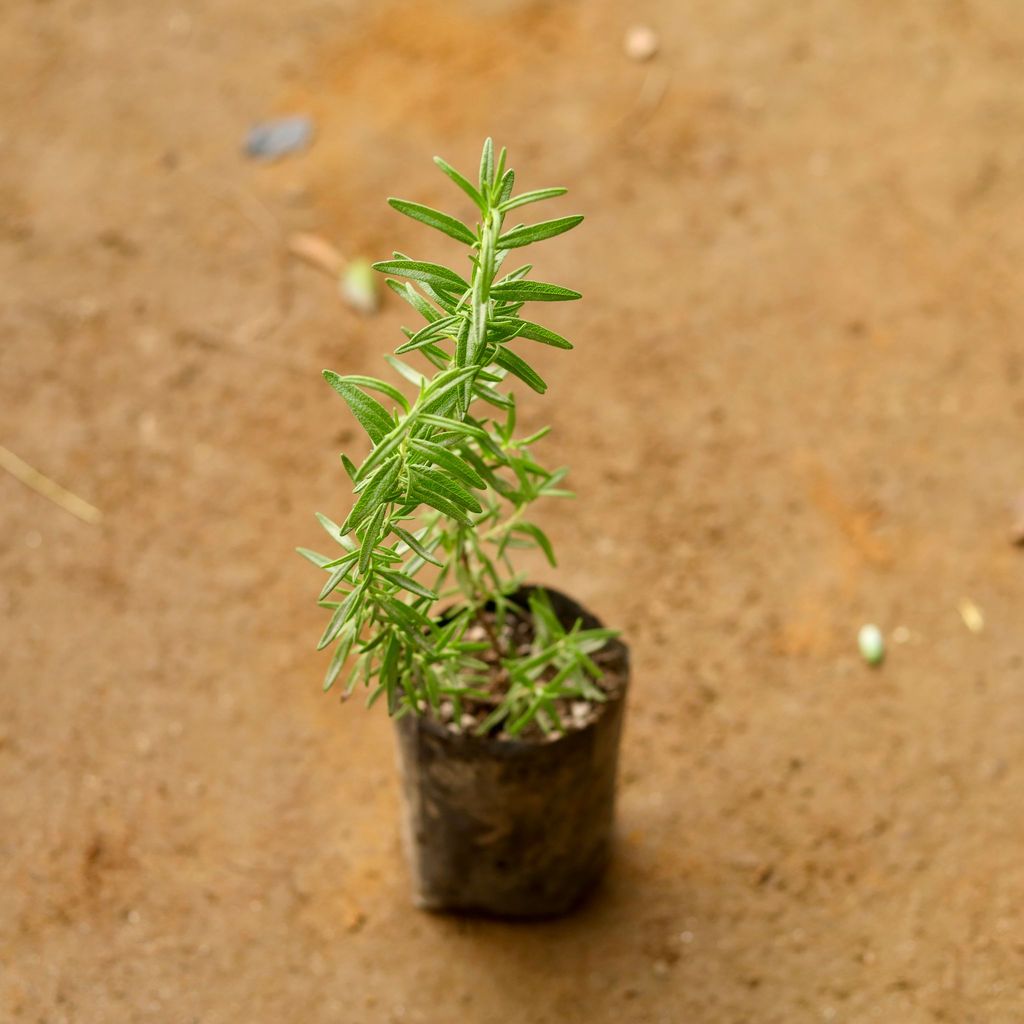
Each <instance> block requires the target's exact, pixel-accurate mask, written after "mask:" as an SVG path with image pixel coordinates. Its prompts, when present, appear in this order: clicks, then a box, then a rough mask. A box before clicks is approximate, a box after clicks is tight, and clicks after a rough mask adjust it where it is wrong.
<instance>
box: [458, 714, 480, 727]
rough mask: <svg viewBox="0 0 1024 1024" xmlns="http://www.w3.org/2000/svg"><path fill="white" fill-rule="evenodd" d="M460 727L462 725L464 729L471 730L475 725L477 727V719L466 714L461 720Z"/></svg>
mask: <svg viewBox="0 0 1024 1024" xmlns="http://www.w3.org/2000/svg"><path fill="white" fill-rule="evenodd" d="M459 725H461V726H462V728H463V729H471V728H472V727H473V726H474V725H476V719H475V718H474V717H473V716H472V715H470V714H468V713H467V714H464V715H463V716H462V717H461V718H460V719H459Z"/></svg>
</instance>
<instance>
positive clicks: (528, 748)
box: [396, 587, 629, 917]
mask: <svg viewBox="0 0 1024 1024" xmlns="http://www.w3.org/2000/svg"><path fill="white" fill-rule="evenodd" d="M530 589H532V588H529V587H526V588H523V590H521V591H520V592H519V594H518V595H517V596H516V598H515V600H516V601H517V602H518V603H520V604H523V605H524V606H525V603H526V597H527V595H528V594H529V591H530ZM545 589H546V590H547V592H548V594H549V595H550V597H551V603H552V607H553V608H554V611H555V614H556V615H558V617H559V619H561V621H563V622H564V623H565V624H566V625H567V626H569V625H571V624H572V623H573V622H575V621H576V619H578V618H581V619H582V620H583V624H584V626H585V627H586V628H594V627H597V626H600V625H601V623H600V622H599V621H598V619H597V618H596V617H595V616H593V615H592V614H590V613H589V612H588V611H586V609H584V608H582V607H580V605H578V604H577V603H576V602H575V601H573V600H572V599H571V598H568V597H566V596H565V595H564V594H560V593H559V592H558V591H555V590H552V589H551V588H545ZM611 646H612V658H611V659H610V660H609V661H608V662H606V663H605V664H606V671H608V672H609V673H612V674H613V675H614V676H615V677H617V678H618V679H619V680H620V686H619V688H618V691H617V692H616V694H615V695H614V696H613V697H612V698H611V699H610V700H609V701H608V702H607V703H605V704H603V705H602V706H601V711H600V714H599V715H598V717H597V718H596V720H595V721H593V722H591V723H590V724H589V725H587V726H586V727H585V728H583V729H578V730H570V731H568V732H566V733H565V734H564V735H563V736H561V737H559V738H558V739H556V740H553V741H551V742H539V743H536V742H525V741H521V740H498V739H492V738H480V737H475V736H472V735H456V734H455V733H452V732H451V731H450V730H448V729H446V728H445V727H444V726H443V725H441V724H439V723H438V722H436V721H433V720H431V719H428V718H417V717H414V716H412V715H409V716H406V717H405V718H402V719H400V720H399V721H398V722H397V723H396V726H397V733H398V746H399V764H400V768H401V773H402V788H403V794H404V798H405V807H404V819H405V820H404V822H403V825H404V828H403V833H404V840H405V846H406V852H407V855H408V859H409V863H410V867H411V869H412V876H413V888H414V899H415V902H416V904H417V905H418V906H420V907H424V908H427V909H431V910H453V911H472V912H477V913H484V914H493V915H497V916H502V917H551V916H555V915H558V914H563V913H565V912H566V911H568V910H571V909H572V908H573V907H574V906H575V905H576V904H577V903H579V902H580V901H581V900H582V899H583V898H584V896H586V895H587V893H588V892H589V891H590V890H591V889H592V888H593V887H594V885H595V884H596V883H597V881H598V880H599V879H600V877H601V875H602V873H603V871H604V869H605V866H606V864H607V862H608V858H609V854H610V849H611V840H612V830H613V824H614V812H615V776H616V766H617V762H618V750H619V736H620V733H621V729H622V719H623V712H624V708H625V698H626V690H627V688H628V681H629V651H628V649H627V648H626V646H625V645H624V644H623V643H621V642H619V641H617V640H615V641H612V642H611Z"/></svg>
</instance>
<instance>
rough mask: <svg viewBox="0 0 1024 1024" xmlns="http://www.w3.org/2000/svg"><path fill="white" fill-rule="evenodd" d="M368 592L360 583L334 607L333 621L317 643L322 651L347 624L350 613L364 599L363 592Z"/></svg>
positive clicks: (318, 648)
mask: <svg viewBox="0 0 1024 1024" xmlns="http://www.w3.org/2000/svg"><path fill="white" fill-rule="evenodd" d="M365 592H366V588H365V587H364V586H363V585H362V584H360V585H359V586H358V587H356V588H355V590H350V591H349V592H348V594H347V595H346V597H345V600H344V601H342V602H340V603H339V604H338V607H337V608H335V609H334V614H333V615H332V616H331V621H330V622H328V623H327V628H326V629H325V630H324V634H323V636H322V637H320V642H319V643H318V644H317V647H316V649H317V650H318V651H322V650H323V649H324V648H325V647H326V646H327V645H328V644H330V643H331V642H332V641H333V640H334V639H335V638H336V637H337V636H338V634H339V633H340V632H341V630H342V628H343V627H344V625H345V622H346V621H347V619H348V618H349V615H350V614H352V613H354V612H355V611H356V610H357V609H358V607H359V603H360V602H361V601H362V599H363V594H364V593H365Z"/></svg>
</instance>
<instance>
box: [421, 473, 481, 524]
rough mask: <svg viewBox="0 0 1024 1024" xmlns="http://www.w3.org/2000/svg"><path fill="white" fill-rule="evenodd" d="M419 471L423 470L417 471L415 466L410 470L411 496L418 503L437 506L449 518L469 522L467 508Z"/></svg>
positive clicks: (432, 506)
mask: <svg viewBox="0 0 1024 1024" xmlns="http://www.w3.org/2000/svg"><path fill="white" fill-rule="evenodd" d="M419 472H421V471H417V470H416V469H415V468H413V469H410V470H409V475H410V478H411V484H410V487H409V495H410V497H411V498H412V499H413V500H414V501H416V502H418V503H422V504H424V505H429V506H430V507H431V508H436V509H437V511H438V512H440V513H441V514H442V515H445V516H447V517H448V518H449V519H455V520H457V521H458V522H460V523H468V522H469V517H468V516H467V515H466V510H465V509H464V508H463V507H462V506H460V505H458V504H456V503H455V502H454V501H452V500H451V498H449V497H448V495H447V493H446V492H445V491H443V490H442V489H441V488H439V487H435V486H433V485H432V483H431V482H430V481H429V480H426V481H425V480H423V479H421V478H420V476H419Z"/></svg>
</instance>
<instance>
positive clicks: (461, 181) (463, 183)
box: [434, 156, 487, 213]
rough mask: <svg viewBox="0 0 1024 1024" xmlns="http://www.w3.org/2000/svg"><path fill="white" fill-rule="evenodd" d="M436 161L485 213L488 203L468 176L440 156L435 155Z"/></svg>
mask: <svg viewBox="0 0 1024 1024" xmlns="http://www.w3.org/2000/svg"><path fill="white" fill-rule="evenodd" d="M434 163H435V164H437V166H438V167H440V168H441V170H442V171H444V173H445V174H447V175H448V177H449V178H451V179H452V181H454V182H455V184H456V185H458V186H459V188H461V189H462V191H463V192H465V193H466V195H467V196H469V198H470V199H472V200H473V202H474V203H476V205H477V206H478V207H479V208H480V212H481V213H484V212H485V211H486V210H487V205H486V203H484V198H483V196H482V195H480V193H479V192H477V190H476V189H475V188H474V187H473V186H472V185H471V184H470V183H469V181H468V180H467V179H466V178H464V177H463V176H462V175H461V174H459V172H458V171H457V170H455V168H454V167H452V165H451V164H449V163H447V162H446V161H444V160H442V159H441V158H440V157H439V156H435V157H434Z"/></svg>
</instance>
